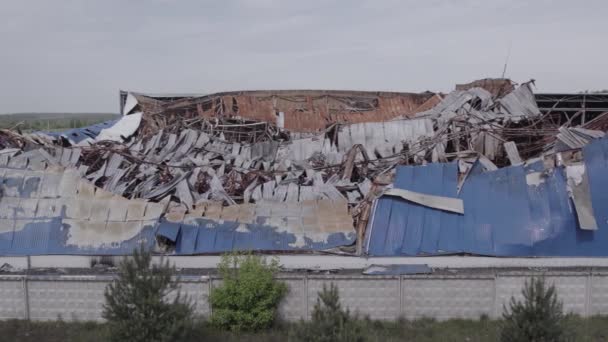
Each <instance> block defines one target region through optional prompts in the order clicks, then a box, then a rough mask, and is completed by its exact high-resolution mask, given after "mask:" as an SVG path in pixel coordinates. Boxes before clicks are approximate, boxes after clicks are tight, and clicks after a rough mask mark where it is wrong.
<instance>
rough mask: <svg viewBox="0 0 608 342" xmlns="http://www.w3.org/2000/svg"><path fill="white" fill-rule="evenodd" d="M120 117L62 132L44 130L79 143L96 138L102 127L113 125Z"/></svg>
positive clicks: (49, 133) (54, 135)
mask: <svg viewBox="0 0 608 342" xmlns="http://www.w3.org/2000/svg"><path fill="white" fill-rule="evenodd" d="M118 120H120V119H116V120H109V121H104V122H100V123H97V124H94V125H91V126H86V127H79V128H72V129H69V130H66V131H62V132H43V133H44V134H47V135H50V136H53V137H60V136H63V137H66V138H67V139H69V140H71V141H74V142H75V143H79V142H81V141H83V140H85V139H88V138H93V139H94V138H96V137H97V136H98V135H99V133H100V132H101V130H102V129H104V128H110V127H112V126H113V125H114V124H115V123H116V122H118Z"/></svg>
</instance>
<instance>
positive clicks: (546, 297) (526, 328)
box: [500, 278, 567, 342]
mask: <svg viewBox="0 0 608 342" xmlns="http://www.w3.org/2000/svg"><path fill="white" fill-rule="evenodd" d="M522 294H523V296H524V299H523V302H522V301H516V300H515V298H513V297H511V302H510V304H509V310H507V308H506V307H505V308H504V313H503V318H504V322H503V326H502V329H501V335H500V339H501V341H505V342H506V341H508V342H519V341H521V342H524V341H525V342H529V341H533V342H557V341H566V340H567V338H566V334H565V329H564V321H565V320H564V318H565V317H564V314H563V311H562V308H563V306H562V303H561V301H559V300H558V298H557V293H556V291H555V286H553V285H551V286H547V285H546V284H545V280H544V278H532V279H531V280H530V281H529V282H528V281H526V284H525V285H524V288H523V290H522Z"/></svg>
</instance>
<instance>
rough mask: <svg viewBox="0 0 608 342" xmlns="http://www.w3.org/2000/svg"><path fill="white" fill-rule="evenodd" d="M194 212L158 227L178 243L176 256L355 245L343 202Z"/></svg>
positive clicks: (261, 204)
mask: <svg viewBox="0 0 608 342" xmlns="http://www.w3.org/2000/svg"><path fill="white" fill-rule="evenodd" d="M195 212H197V214H198V215H196V214H193V213H190V214H187V215H186V216H185V217H184V218H182V217H180V216H179V215H178V216H177V217H174V216H173V215H171V214H169V215H167V219H164V220H161V221H160V222H159V233H158V234H160V235H161V236H163V237H165V238H167V239H169V240H172V241H175V253H176V254H209V253H224V252H229V251H234V250H241V251H246V250H263V251H296V250H326V249H330V248H334V247H338V246H344V245H351V244H353V243H354V242H355V236H356V235H355V230H354V228H353V222H352V217H351V216H350V215H349V214H348V210H347V206H346V202H344V201H332V200H310V201H304V202H300V203H281V202H272V201H261V202H259V203H256V204H241V205H233V206H228V207H221V206H217V205H213V206H208V207H204V208H200V209H196V210H195Z"/></svg>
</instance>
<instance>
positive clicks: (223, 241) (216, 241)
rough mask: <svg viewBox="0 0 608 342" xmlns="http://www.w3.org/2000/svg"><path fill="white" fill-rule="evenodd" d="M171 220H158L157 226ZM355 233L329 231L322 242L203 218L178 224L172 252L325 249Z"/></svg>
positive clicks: (269, 228)
mask: <svg viewBox="0 0 608 342" xmlns="http://www.w3.org/2000/svg"><path fill="white" fill-rule="evenodd" d="M171 224H174V223H171V222H168V221H166V220H164V219H162V220H161V222H160V225H159V227H160V228H159V230H163V229H167V228H163V227H164V226H165V225H171ZM354 241H355V234H354V232H353V233H352V234H344V233H333V234H329V235H328V236H327V239H326V240H325V241H323V242H319V241H313V240H312V239H310V238H307V237H304V238H303V239H302V240H300V241H299V240H298V239H297V237H296V235H295V234H293V233H290V232H287V231H278V230H277V229H276V228H275V227H272V226H267V225H261V224H243V223H239V222H234V221H223V222H221V223H220V222H218V221H214V220H210V219H205V218H197V219H194V220H190V221H189V222H188V223H180V224H179V234H178V235H177V240H176V247H175V254H178V255H188V254H217V253H226V252H231V251H251V250H256V251H297V250H325V249H329V248H334V247H338V246H344V245H350V244H353V243H354Z"/></svg>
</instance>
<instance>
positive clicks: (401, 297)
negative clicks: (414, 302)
mask: <svg viewBox="0 0 608 342" xmlns="http://www.w3.org/2000/svg"><path fill="white" fill-rule="evenodd" d="M402 317H403V275H399V317H397V318H402Z"/></svg>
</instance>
